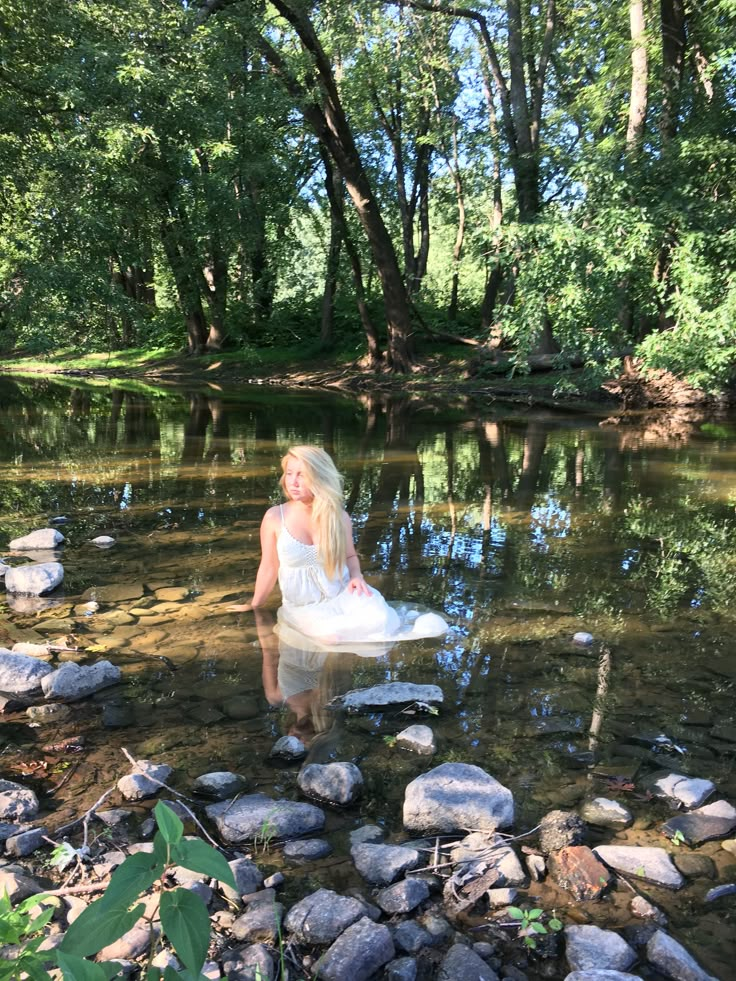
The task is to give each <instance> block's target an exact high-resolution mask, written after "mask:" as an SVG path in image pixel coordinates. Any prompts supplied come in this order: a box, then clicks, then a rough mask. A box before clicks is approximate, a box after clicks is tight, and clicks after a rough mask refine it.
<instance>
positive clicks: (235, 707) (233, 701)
mask: <svg viewBox="0 0 736 981" xmlns="http://www.w3.org/2000/svg"><path fill="white" fill-rule="evenodd" d="M221 708H222V711H223V712H224V713H225V715H226V716H227V717H228V719H234V720H235V721H236V722H244V721H245V720H246V719H255V718H257V717H258V716H259V715H260V714H261V710H260V708H259V706H258V700H257V699H255V698H253V696H252V695H233V696H232V697H231V698H228V699H226V700H225V701H224V702H223V703H222V705H221Z"/></svg>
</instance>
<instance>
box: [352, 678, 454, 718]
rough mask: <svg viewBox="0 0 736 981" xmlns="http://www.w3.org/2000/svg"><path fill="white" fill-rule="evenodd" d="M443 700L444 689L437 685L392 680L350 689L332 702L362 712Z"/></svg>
mask: <svg viewBox="0 0 736 981" xmlns="http://www.w3.org/2000/svg"><path fill="white" fill-rule="evenodd" d="M443 700H444V695H443V694H442V689H441V688H438V687H437V685H414V684H410V683H408V682H403V681H392V682H389V683H388V684H385V685H374V686H373V687H372V688H359V689H358V690H357V691H349V692H347V694H345V695H340V696H339V697H338V698H335V699H333V702H332V704H334V705H340V706H342V707H343V708H345V709H347V710H348V711H349V712H360V711H363V710H365V709H375V708H379V709H380V708H387V707H388V706H389V705H406V704H407V703H408V702H424V703H425V704H427V705H441V704H442V702H443Z"/></svg>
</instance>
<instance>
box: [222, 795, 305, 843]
mask: <svg viewBox="0 0 736 981" xmlns="http://www.w3.org/2000/svg"><path fill="white" fill-rule="evenodd" d="M206 812H207V815H208V817H209V818H211V820H213V821H214V822H215V824H216V825H217V830H218V831H219V833H220V835H221V836H222V839H223V840H224V841H226V842H228V843H229V844H237V843H238V842H241V841H253V840H254V839H264V840H265V838H266V837H268V838H269V839H271V838H298V837H299V836H300V835H306V834H312V833H313V832H315V831H321V830H322V828H323V827H324V824H325V815H324V812H323V811H322V810H320V808H319V807H315V806H314V805H313V804H301V803H298V802H297V801H293V800H274V799H273V798H272V797H267V796H266V795H265V794H249V795H247V796H245V797H240V798H239V799H238V800H236V801H235V803H234V804H230V803H229V802H228V801H220V802H219V803H217V804H210V806H209V807H207V808H206Z"/></svg>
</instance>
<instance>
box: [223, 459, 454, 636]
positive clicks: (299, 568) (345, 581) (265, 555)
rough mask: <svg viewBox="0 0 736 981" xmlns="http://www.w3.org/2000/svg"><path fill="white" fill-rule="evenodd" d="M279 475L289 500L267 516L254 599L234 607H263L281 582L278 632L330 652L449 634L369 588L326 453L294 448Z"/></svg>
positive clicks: (435, 621)
mask: <svg viewBox="0 0 736 981" xmlns="http://www.w3.org/2000/svg"><path fill="white" fill-rule="evenodd" d="M281 469H282V471H283V473H282V477H281V481H280V483H281V488H282V490H283V491H284V493H285V495H286V497H287V498H288V500H287V502H286V504H281V505H278V506H277V507H272V508H270V509H269V510H268V511H267V512H266V514H265V515H264V517H263V521H262V523H261V562H260V565H259V567H258V574H257V576H256V585H255V589H254V591H253V597H252V599H251V600H250V602H249V603H243V604H241V605H238V606H231V607H230V608H229V609H230V610H233V611H236V612H244V611H247V610H251V609H257V608H258V607H260V606H262V605H263V603H265V602H266V600H267V599H268V597H269V595H270V593H271V591H272V590H273V587H274V586H275V585H276V581H277V580H278V583H279V586H280V587H281V596H282V601H283V605H282V607H281V609H280V610H279V624H280V629H283V630H285V631H286V630H289V629H291V630H295V631H297V632H298V633H301V634H306V635H307V636H308V637H310V638H312V639H313V640H315V641H317V642H318V643H319V644H322V645H324V646H325V647H327V648H330V649H331V648H334V647H335V646H344V645H355V644H363V643H367V644H376V643H379V644H380V643H386V642H388V643H391V642H393V641H396V640H410V639H412V638H417V637H436V636H439V635H440V634H444V633H445V631H446V630H447V624H446V623H445V621H444V620H443V619H442V617H440V616H438V615H437V614H436V613H423V614H416V613H415V614H414V615H413V616H412V615H411V614H409V615H408V616H407V617H406V618H404V619H402V617H400V616H399V614H398V612H397V611H396V609H394V608H393V607H392V606H390V605H389V604H388V603H386V601H385V600H384V598H383V596H381V594H380V593H379V592H378V591H377V590H375V589H372V588H371V587H370V586H369V585H368V584H367V583H366V581H365V579H364V578H363V575H362V573H361V571H360V561H359V559H358V556H357V554H356V552H355V546H354V544H353V526H352V523H351V521H350V517H349V516H348V514H347V512H346V511H345V509H344V507H343V481H342V477H341V476H340V474H339V473H338V471H337V469H336V467H335V464H334V463H333V462H332V459H331V458H330V457H329V456H328V454H327V453H325V451H324V450H322V449H320V448H319V447H316V446H294V447H292V448H291V449H290V450H289V451H288V453H287V454H286V456H285V457H284V458H283V459H282V461H281ZM353 649H356V650H357V648H353Z"/></svg>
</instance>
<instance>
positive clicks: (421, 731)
mask: <svg viewBox="0 0 736 981" xmlns="http://www.w3.org/2000/svg"><path fill="white" fill-rule="evenodd" d="M396 745H397V746H399V747H400V748H401V749H408V750H409V752H410V753H418V754H419V755H420V756H431V755H432V754H433V753H435V752H436V751H437V744H436V742H435V738H434V733H433V732H432V730H431V729H430V728H429V726H422V725H414V726H407V728H406V729H402V731H401V732H400V733H399V734H398V735H397V736H396Z"/></svg>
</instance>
